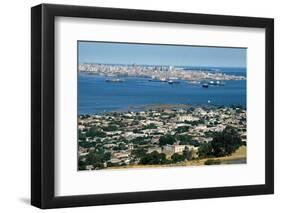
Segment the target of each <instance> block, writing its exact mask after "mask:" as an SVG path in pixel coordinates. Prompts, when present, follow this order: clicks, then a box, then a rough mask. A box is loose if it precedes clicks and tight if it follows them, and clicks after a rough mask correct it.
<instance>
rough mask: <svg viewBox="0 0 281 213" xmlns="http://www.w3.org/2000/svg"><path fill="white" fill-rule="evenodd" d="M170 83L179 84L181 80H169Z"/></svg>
mask: <svg viewBox="0 0 281 213" xmlns="http://www.w3.org/2000/svg"><path fill="white" fill-rule="evenodd" d="M168 83H169V84H179V83H180V82H179V81H173V80H169V81H168Z"/></svg>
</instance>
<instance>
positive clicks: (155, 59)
mask: <svg viewBox="0 0 281 213" xmlns="http://www.w3.org/2000/svg"><path fill="white" fill-rule="evenodd" d="M78 51H79V52H78V55H79V63H105V64H107V63H109V64H133V63H135V64H151V65H172V66H176V65H178V66H181V65H186V66H212V67H246V53H247V49H245V48H219V47H199V46H182V45H181V46H176V45H148V44H129V43H111V42H81V41H79V42H78Z"/></svg>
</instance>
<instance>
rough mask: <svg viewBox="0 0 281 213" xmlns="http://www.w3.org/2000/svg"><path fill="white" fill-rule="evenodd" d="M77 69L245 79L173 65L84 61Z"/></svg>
mask: <svg viewBox="0 0 281 213" xmlns="http://www.w3.org/2000/svg"><path fill="white" fill-rule="evenodd" d="M78 69H79V71H81V72H87V73H90V74H97V75H105V76H109V77H127V76H132V77H147V78H151V79H154V80H159V81H167V80H175V79H179V80H187V81H202V80H215V81H226V80H245V79H246V78H245V76H237V75H227V74H225V73H222V72H220V71H219V70H216V69H207V68H199V69H198V68H196V69H194V68H192V67H190V68H186V67H174V66H155V65H153V66H152V65H136V64H132V65H109V64H95V63H90V64H89V63H88V64H87V63H86V64H79V67H78Z"/></svg>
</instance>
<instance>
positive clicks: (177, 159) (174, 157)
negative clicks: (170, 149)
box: [171, 153, 185, 163]
mask: <svg viewBox="0 0 281 213" xmlns="http://www.w3.org/2000/svg"><path fill="white" fill-rule="evenodd" d="M171 159H172V161H173V162H174V163H178V162H181V161H184V160H185V156H184V155H180V154H178V153H175V154H173V155H172V156H171Z"/></svg>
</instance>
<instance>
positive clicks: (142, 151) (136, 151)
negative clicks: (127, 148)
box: [132, 148, 146, 158]
mask: <svg viewBox="0 0 281 213" xmlns="http://www.w3.org/2000/svg"><path fill="white" fill-rule="evenodd" d="M145 154H146V150H145V149H143V148H138V149H134V150H132V155H134V156H135V157H137V158H141V157H143V156H144V155H145Z"/></svg>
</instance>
